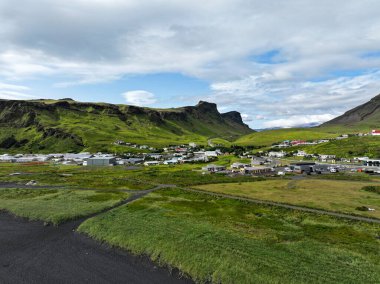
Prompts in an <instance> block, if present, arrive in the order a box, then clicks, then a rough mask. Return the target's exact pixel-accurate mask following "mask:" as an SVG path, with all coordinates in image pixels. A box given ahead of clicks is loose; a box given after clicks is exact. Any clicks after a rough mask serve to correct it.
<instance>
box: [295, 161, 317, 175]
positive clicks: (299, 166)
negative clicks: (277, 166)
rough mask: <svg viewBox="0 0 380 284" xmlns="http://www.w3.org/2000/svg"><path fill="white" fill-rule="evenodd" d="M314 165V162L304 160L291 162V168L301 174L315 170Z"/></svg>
mask: <svg viewBox="0 0 380 284" xmlns="http://www.w3.org/2000/svg"><path fill="white" fill-rule="evenodd" d="M314 167H315V163H313V162H302V163H294V164H290V168H291V169H292V170H293V171H294V172H295V173H299V174H303V173H311V172H314Z"/></svg>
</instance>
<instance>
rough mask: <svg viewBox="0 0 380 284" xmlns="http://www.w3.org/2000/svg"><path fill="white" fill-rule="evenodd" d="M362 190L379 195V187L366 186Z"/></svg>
mask: <svg viewBox="0 0 380 284" xmlns="http://www.w3.org/2000/svg"><path fill="white" fill-rule="evenodd" d="M362 190H365V191H368V192H374V193H377V194H380V186H375V185H367V186H364V187H363V188H362Z"/></svg>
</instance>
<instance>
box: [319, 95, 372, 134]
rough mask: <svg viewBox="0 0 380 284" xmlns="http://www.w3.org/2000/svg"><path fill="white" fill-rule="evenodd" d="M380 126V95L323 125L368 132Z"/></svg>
mask: <svg viewBox="0 0 380 284" xmlns="http://www.w3.org/2000/svg"><path fill="white" fill-rule="evenodd" d="M379 126H380V95H378V96H376V97H374V98H372V99H371V100H370V101H369V102H366V103H365V104H362V105H360V106H357V107H355V108H353V109H351V110H349V111H347V112H346V113H344V114H343V115H341V116H338V117H336V118H334V119H333V120H330V121H328V122H326V123H324V124H322V125H321V128H332V127H344V128H346V129H349V130H351V131H352V130H354V131H364V132H368V131H370V130H371V129H376V128H379Z"/></svg>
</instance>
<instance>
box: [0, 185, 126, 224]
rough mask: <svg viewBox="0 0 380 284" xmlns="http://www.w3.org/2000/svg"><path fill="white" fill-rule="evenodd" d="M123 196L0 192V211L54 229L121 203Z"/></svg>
mask: <svg viewBox="0 0 380 284" xmlns="http://www.w3.org/2000/svg"><path fill="white" fill-rule="evenodd" d="M127 197H128V194H127V193H122V192H109V191H108V192H102V191H92V190H82V191H80V190H63V189H14V188H13V189H6V188H1V189H0V210H7V211H9V212H11V213H13V214H15V215H17V216H20V217H25V218H28V219H30V220H42V221H46V222H49V223H53V224H54V225H58V224H60V223H62V222H65V221H68V220H71V219H75V218H79V217H84V216H87V215H90V214H93V213H96V212H99V211H101V210H103V209H105V208H108V207H112V206H113V205H115V204H117V203H119V202H121V201H122V200H124V199H126V198H127Z"/></svg>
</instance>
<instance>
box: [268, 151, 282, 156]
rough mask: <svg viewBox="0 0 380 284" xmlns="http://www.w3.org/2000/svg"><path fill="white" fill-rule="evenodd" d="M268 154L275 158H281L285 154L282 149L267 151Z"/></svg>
mask: <svg viewBox="0 0 380 284" xmlns="http://www.w3.org/2000/svg"><path fill="white" fill-rule="evenodd" d="M268 156H269V157H275V158H283V157H285V156H286V152H284V151H280V152H275V151H271V152H269V153H268Z"/></svg>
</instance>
